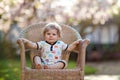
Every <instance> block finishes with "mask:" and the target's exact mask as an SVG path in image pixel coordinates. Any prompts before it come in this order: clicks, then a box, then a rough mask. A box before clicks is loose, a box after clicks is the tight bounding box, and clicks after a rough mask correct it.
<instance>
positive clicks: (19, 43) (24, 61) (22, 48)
mask: <svg viewBox="0 0 120 80" xmlns="http://www.w3.org/2000/svg"><path fill="white" fill-rule="evenodd" d="M17 44H18V45H19V47H20V56H21V70H22V71H23V70H24V69H25V68H26V57H25V46H24V43H23V41H22V40H21V39H18V40H17Z"/></svg>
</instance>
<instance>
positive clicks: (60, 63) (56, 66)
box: [44, 60, 67, 69]
mask: <svg viewBox="0 0 120 80" xmlns="http://www.w3.org/2000/svg"><path fill="white" fill-rule="evenodd" d="M66 66H67V62H66V61H64V60H60V61H58V62H57V63H56V64H52V65H48V66H47V65H44V68H45V69H64V68H65V67H66Z"/></svg>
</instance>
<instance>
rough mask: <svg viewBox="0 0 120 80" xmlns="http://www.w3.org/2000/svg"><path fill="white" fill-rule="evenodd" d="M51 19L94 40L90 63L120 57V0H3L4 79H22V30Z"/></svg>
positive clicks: (0, 52)
mask: <svg viewBox="0 0 120 80" xmlns="http://www.w3.org/2000/svg"><path fill="white" fill-rule="evenodd" d="M51 21H56V22H58V23H64V24H67V25H69V26H71V27H73V28H75V29H76V30H77V31H78V32H79V33H80V35H81V36H82V38H83V39H84V38H88V39H90V40H91V43H90V45H89V46H88V47H87V51H86V52H87V55H86V62H88V66H89V63H90V62H93V63H94V62H105V61H117V62H118V61H119V60H120V0H7V1H6V0H0V80H19V75H20V70H19V69H20V56H19V48H18V45H17V44H16V40H17V38H18V37H19V33H20V32H21V30H22V29H23V28H25V27H27V26H28V25H30V24H33V23H38V22H51ZM75 57H76V56H75V55H71V58H70V59H71V60H74V59H75ZM90 65H91V64H90ZM93 67H95V65H94V66H93ZM95 71H96V70H95ZM95 71H94V72H93V74H94V73H95ZM119 71H120V69H119Z"/></svg>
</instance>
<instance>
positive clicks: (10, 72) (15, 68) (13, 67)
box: [0, 59, 96, 80]
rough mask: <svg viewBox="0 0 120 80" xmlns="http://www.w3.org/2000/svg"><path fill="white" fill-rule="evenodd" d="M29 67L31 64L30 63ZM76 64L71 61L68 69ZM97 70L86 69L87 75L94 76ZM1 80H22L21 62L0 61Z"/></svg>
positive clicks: (16, 60)
mask: <svg viewBox="0 0 120 80" xmlns="http://www.w3.org/2000/svg"><path fill="white" fill-rule="evenodd" d="M28 65H29V63H28ZM75 65H76V64H75V62H74V61H70V62H69V65H68V68H74V67H75ZM95 72H96V69H94V68H93V67H90V66H86V67H85V74H94V73H95ZM0 80H20V60H19V59H3V60H0Z"/></svg>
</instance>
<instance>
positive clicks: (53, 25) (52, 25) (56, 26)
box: [43, 23, 62, 37]
mask: <svg viewBox="0 0 120 80" xmlns="http://www.w3.org/2000/svg"><path fill="white" fill-rule="evenodd" d="M50 29H55V30H57V34H58V35H59V37H61V36H62V34H61V30H62V29H61V26H60V25H59V24H57V23H48V24H46V25H45V27H44V29H43V36H45V33H46V32H47V31H49V30H50Z"/></svg>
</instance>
